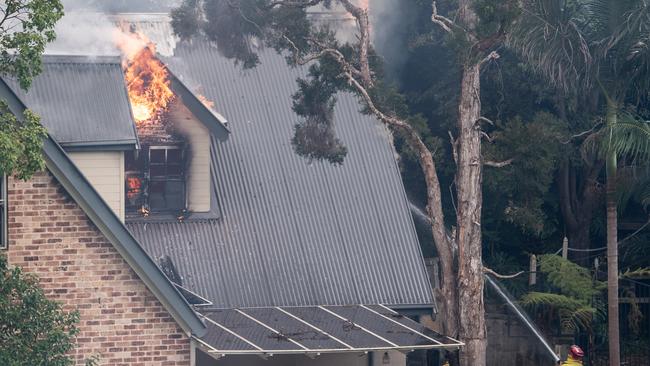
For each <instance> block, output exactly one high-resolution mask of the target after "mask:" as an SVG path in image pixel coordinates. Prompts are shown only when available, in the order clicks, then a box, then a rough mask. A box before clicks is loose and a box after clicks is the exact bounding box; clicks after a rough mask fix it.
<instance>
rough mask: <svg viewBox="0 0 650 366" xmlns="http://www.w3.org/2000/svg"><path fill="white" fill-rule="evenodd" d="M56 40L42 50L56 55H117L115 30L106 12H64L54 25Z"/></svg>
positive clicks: (117, 33) (118, 52)
mask: <svg viewBox="0 0 650 366" xmlns="http://www.w3.org/2000/svg"><path fill="white" fill-rule="evenodd" d="M55 31H56V40H55V41H54V42H52V43H50V44H49V45H48V46H47V48H46V50H45V52H46V53H48V54H58V55H90V56H105V55H119V54H120V51H119V50H118V49H117V47H116V46H115V40H116V37H118V36H119V33H120V32H119V30H118V28H117V27H116V25H115V23H113V22H111V21H110V20H109V19H108V18H107V17H106V15H104V14H100V13H95V12H87V11H82V12H66V15H65V16H64V17H63V18H62V19H61V20H60V21H59V22H58V23H57V25H56V29H55Z"/></svg>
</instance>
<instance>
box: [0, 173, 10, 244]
mask: <svg viewBox="0 0 650 366" xmlns="http://www.w3.org/2000/svg"><path fill="white" fill-rule="evenodd" d="M7 226H8V220H7V176H6V175H4V174H0V249H7V243H8V241H9V238H8V234H7Z"/></svg>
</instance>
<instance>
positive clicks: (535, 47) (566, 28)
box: [507, 0, 593, 92]
mask: <svg viewBox="0 0 650 366" xmlns="http://www.w3.org/2000/svg"><path fill="white" fill-rule="evenodd" d="M570 3H572V2H569V1H567V0H526V1H524V2H523V11H522V17H521V19H520V21H519V22H518V23H517V24H516V25H515V27H514V28H513V30H512V32H511V34H510V36H509V37H508V40H507V44H508V45H509V47H511V48H512V49H514V50H515V51H516V52H518V53H519V55H520V56H521V57H522V58H524V59H525V60H526V61H527V62H528V63H529V64H530V65H532V67H533V69H534V70H535V71H536V72H538V73H539V74H541V75H542V76H544V77H546V78H547V79H548V80H549V81H550V82H551V84H553V85H554V86H555V87H557V88H559V89H561V90H564V91H567V92H568V91H573V90H576V89H579V88H582V87H584V86H586V85H590V84H591V83H592V82H593V77H592V71H593V70H592V64H593V57H592V54H591V51H590V49H589V43H588V41H587V39H585V37H584V36H583V32H582V31H581V25H580V24H579V23H580V20H579V14H580V11H579V10H580V9H579V8H578V7H577V6H570Z"/></svg>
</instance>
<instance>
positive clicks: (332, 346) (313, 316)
mask: <svg viewBox="0 0 650 366" xmlns="http://www.w3.org/2000/svg"><path fill="white" fill-rule="evenodd" d="M202 316H203V317H204V319H205V320H206V322H207V324H208V334H207V335H206V336H204V337H202V338H201V339H197V340H198V341H199V343H200V345H201V346H202V348H203V349H204V350H205V351H206V352H208V353H209V354H211V355H220V357H223V356H225V355H255V356H260V357H263V358H264V357H270V356H273V355H298V354H302V355H306V356H308V357H312V358H314V357H317V356H318V355H320V354H327V353H367V352H374V351H381V352H384V351H399V352H402V353H405V354H407V353H410V352H412V351H415V350H423V349H457V348H459V347H461V346H463V343H462V342H459V341H457V340H455V339H452V338H450V337H445V336H443V335H440V334H438V333H436V332H434V331H432V330H430V329H428V328H426V327H424V326H423V325H422V324H419V323H417V322H415V321H413V320H411V319H409V318H406V317H403V316H401V315H400V314H399V313H397V312H395V311H393V310H391V309H389V308H388V307H385V306H383V305H348V306H305V307H268V308H250V309H223V310H212V311H205V312H204V314H203V315H202Z"/></svg>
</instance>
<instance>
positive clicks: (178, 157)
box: [125, 146, 186, 212]
mask: <svg viewBox="0 0 650 366" xmlns="http://www.w3.org/2000/svg"><path fill="white" fill-rule="evenodd" d="M125 168H126V182H125V183H126V208H127V210H130V211H142V212H149V211H151V212H178V211H180V210H183V209H185V207H186V201H185V174H184V173H185V159H184V150H183V148H182V147H181V146H150V147H148V148H147V147H145V148H143V149H142V151H140V153H139V154H137V153H136V152H132V151H129V152H127V154H126V159H125Z"/></svg>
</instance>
